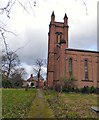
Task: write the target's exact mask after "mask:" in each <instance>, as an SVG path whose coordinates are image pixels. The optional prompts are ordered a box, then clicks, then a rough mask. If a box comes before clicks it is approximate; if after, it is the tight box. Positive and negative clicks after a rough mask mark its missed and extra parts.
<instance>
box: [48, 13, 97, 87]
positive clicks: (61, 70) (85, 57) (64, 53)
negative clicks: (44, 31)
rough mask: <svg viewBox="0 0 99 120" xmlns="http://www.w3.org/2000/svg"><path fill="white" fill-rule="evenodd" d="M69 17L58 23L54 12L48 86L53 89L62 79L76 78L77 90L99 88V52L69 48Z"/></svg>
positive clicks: (49, 34) (50, 28) (50, 26)
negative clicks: (85, 87) (86, 87)
mask: <svg viewBox="0 0 99 120" xmlns="http://www.w3.org/2000/svg"><path fill="white" fill-rule="evenodd" d="M68 29H69V26H68V17H67V15H66V14H65V16H64V22H56V21H55V14H54V12H52V15H51V22H50V25H49V33H48V64H47V85H48V86H49V87H50V88H53V86H54V84H55V83H56V82H57V81H59V80H60V78H61V77H65V76H66V77H69V78H71V77H74V78H75V84H76V86H77V88H83V87H84V86H89V87H91V86H94V87H98V83H99V77H98V76H99V75H98V68H99V52H98V51H90V50H81V49H71V48H69V47H68Z"/></svg>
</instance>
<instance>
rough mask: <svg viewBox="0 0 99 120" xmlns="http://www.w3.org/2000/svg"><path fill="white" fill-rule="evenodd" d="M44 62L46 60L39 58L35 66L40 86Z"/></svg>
mask: <svg viewBox="0 0 99 120" xmlns="http://www.w3.org/2000/svg"><path fill="white" fill-rule="evenodd" d="M43 64H44V60H43V59H40V58H39V59H37V60H36V67H33V69H34V71H35V72H36V74H37V78H38V87H39V83H40V77H41V70H42V66H43Z"/></svg>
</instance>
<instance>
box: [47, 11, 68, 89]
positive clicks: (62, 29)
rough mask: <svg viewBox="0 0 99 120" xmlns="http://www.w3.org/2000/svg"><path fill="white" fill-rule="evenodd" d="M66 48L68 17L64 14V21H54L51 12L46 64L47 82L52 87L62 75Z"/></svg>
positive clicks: (53, 15)
mask: <svg viewBox="0 0 99 120" xmlns="http://www.w3.org/2000/svg"><path fill="white" fill-rule="evenodd" d="M66 48H68V17H67V15H66V14H65V16H64V22H56V21H55V14H54V12H52V15H51V22H50V25H49V33H48V65H47V84H48V86H49V87H53V84H54V81H57V80H59V77H61V76H63V75H64V74H65V73H64V72H65V71H64V59H65V58H64V57H65V49H66Z"/></svg>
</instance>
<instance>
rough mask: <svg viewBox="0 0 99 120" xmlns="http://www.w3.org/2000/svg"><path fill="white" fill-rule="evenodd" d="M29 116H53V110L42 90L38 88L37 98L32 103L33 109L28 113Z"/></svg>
mask: <svg viewBox="0 0 99 120" xmlns="http://www.w3.org/2000/svg"><path fill="white" fill-rule="evenodd" d="M28 117H29V118H53V117H54V114H53V111H52V110H51V109H50V108H49V106H48V104H47V102H46V101H45V99H44V97H43V94H42V90H41V89H37V94H36V98H35V100H34V102H33V104H32V107H31V110H30V112H29V114H28Z"/></svg>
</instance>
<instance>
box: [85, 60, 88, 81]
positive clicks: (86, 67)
mask: <svg viewBox="0 0 99 120" xmlns="http://www.w3.org/2000/svg"><path fill="white" fill-rule="evenodd" d="M84 72H85V80H88V60H85V62H84Z"/></svg>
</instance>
